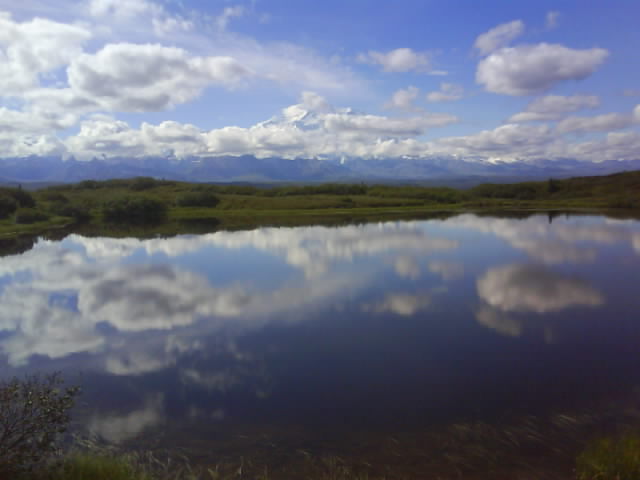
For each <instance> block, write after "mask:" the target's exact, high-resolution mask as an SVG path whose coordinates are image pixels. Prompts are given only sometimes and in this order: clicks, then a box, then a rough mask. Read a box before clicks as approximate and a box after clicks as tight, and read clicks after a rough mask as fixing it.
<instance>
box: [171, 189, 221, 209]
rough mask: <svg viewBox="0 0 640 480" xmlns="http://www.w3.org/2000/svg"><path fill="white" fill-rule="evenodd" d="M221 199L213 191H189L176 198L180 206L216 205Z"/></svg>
mask: <svg viewBox="0 0 640 480" xmlns="http://www.w3.org/2000/svg"><path fill="white" fill-rule="evenodd" d="M219 203H220V199H219V198H218V197H216V196H215V195H214V194H213V193H211V192H206V191H205V192H187V193H184V194H182V195H180V196H179V197H178V198H177V199H176V205H178V206H179V207H215V206H216V205H218V204H219Z"/></svg>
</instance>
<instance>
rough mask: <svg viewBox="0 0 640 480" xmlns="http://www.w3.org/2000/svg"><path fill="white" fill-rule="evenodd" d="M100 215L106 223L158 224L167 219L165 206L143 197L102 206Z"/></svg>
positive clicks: (126, 198) (118, 200) (157, 201)
mask: <svg viewBox="0 0 640 480" xmlns="http://www.w3.org/2000/svg"><path fill="white" fill-rule="evenodd" d="M102 215H103V217H104V219H105V220H106V221H108V222H126V223H159V222H162V221H164V220H166V218H167V206H166V205H165V204H164V203H162V202H161V201H159V200H155V199H152V198H147V197H143V196H127V197H121V198H117V199H115V200H110V201H108V202H106V203H104V204H103V206H102Z"/></svg>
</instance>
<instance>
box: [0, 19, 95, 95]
mask: <svg viewBox="0 0 640 480" xmlns="http://www.w3.org/2000/svg"><path fill="white" fill-rule="evenodd" d="M91 36H92V35H91V32H90V31H89V30H88V29H86V28H85V27H83V26H79V25H71V24H66V23H59V22H54V21H51V20H46V19H43V18H34V19H33V20H30V21H28V22H23V23H19V22H16V21H14V20H13V19H12V18H11V16H10V15H8V14H2V13H1V12H0V91H1V92H2V95H22V94H23V93H24V92H25V91H28V90H30V89H32V88H35V87H37V86H38V85H39V83H40V76H41V75H43V74H46V73H49V72H52V71H53V70H55V69H57V68H59V67H62V66H64V65H66V64H68V63H69V62H70V61H71V60H72V59H74V58H76V57H77V56H78V55H79V54H80V53H81V52H82V48H83V46H84V45H85V44H86V43H87V42H88V41H89V39H90V38H91Z"/></svg>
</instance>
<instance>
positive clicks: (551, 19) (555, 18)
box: [544, 11, 560, 30]
mask: <svg viewBox="0 0 640 480" xmlns="http://www.w3.org/2000/svg"><path fill="white" fill-rule="evenodd" d="M559 20H560V12H557V11H550V12H547V16H546V17H545V22H544V24H545V27H546V28H547V30H552V29H554V28H557V27H558V22H559Z"/></svg>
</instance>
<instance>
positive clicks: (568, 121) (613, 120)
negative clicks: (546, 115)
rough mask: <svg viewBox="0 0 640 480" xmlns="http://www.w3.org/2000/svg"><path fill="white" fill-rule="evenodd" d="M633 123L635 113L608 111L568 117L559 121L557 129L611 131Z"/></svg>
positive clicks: (566, 130)
mask: <svg viewBox="0 0 640 480" xmlns="http://www.w3.org/2000/svg"><path fill="white" fill-rule="evenodd" d="M633 123H634V118H633V115H630V114H623V113H607V114H604V115H596V116H595V117H568V118H565V119H564V120H562V121H561V122H560V123H558V126H557V129H558V132H560V133H570V132H609V131H611V130H619V129H621V128H626V127H630V126H631V125H633Z"/></svg>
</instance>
